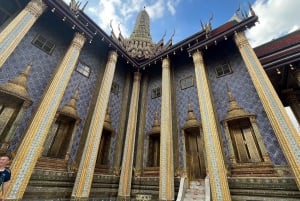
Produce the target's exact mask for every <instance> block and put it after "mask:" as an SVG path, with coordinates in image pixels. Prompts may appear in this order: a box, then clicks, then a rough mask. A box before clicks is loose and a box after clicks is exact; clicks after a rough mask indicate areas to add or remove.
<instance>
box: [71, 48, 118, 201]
mask: <svg viewBox="0 0 300 201" xmlns="http://www.w3.org/2000/svg"><path fill="white" fill-rule="evenodd" d="M117 57H118V55H117V52H115V51H112V52H110V54H109V56H108V61H107V64H106V67H105V72H104V75H103V80H102V83H101V86H100V91H99V95H98V97H97V100H96V105H95V109H94V112H93V116H92V120H91V125H90V128H89V131H88V135H87V139H86V143H85V146H84V150H83V154H82V158H81V161H80V165H79V169H78V172H77V176H76V180H75V184H74V187H73V192H72V200H88V197H89V194H90V189H91V186H92V181H93V175H94V169H95V165H96V160H97V155H98V149H99V144H100V139H101V135H102V130H103V124H104V120H105V115H106V108H107V104H108V101H109V95H110V90H111V85H112V82H113V78H114V73H115V69H116V63H117Z"/></svg>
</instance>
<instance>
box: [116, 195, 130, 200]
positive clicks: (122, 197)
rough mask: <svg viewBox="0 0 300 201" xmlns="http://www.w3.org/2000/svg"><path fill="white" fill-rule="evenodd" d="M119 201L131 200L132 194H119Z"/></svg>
mask: <svg viewBox="0 0 300 201" xmlns="http://www.w3.org/2000/svg"><path fill="white" fill-rule="evenodd" d="M117 201H130V196H120V195H118V197H117Z"/></svg>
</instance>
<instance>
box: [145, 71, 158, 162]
mask: <svg viewBox="0 0 300 201" xmlns="http://www.w3.org/2000/svg"><path fill="white" fill-rule="evenodd" d="M155 70H156V69H155ZM161 82H162V77H161V70H157V71H153V72H152V73H151V74H149V85H148V94H147V106H146V107H147V109H146V125H145V137H144V155H143V166H144V167H146V164H147V156H148V143H149V138H148V135H147V133H148V132H150V130H151V128H152V125H153V123H154V117H155V112H157V113H158V119H159V122H160V108H161V97H157V98H153V99H152V97H151V92H152V89H155V88H157V87H161Z"/></svg>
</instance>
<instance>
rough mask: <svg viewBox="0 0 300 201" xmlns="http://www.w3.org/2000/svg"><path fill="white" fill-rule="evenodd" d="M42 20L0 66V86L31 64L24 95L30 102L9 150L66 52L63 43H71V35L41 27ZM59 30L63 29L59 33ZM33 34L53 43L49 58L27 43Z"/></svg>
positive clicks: (51, 24) (18, 139)
mask: <svg viewBox="0 0 300 201" xmlns="http://www.w3.org/2000/svg"><path fill="white" fill-rule="evenodd" d="M43 20H45V19H44V18H43V17H41V18H40V19H39V20H38V21H37V22H36V24H35V25H34V26H33V27H32V28H31V30H30V31H29V32H28V33H27V34H26V35H25V37H24V38H23V40H22V41H21V43H20V44H19V45H18V47H17V48H16V49H15V51H14V52H13V53H12V54H11V56H10V57H9V58H8V59H7V61H6V62H5V63H4V65H3V67H2V68H1V70H0V83H4V82H7V81H8V80H10V79H13V78H14V77H16V76H17V75H19V74H20V72H22V71H23V70H24V69H25V67H26V66H27V65H28V64H29V63H30V62H32V68H31V71H30V75H29V77H28V82H27V84H28V93H29V96H30V98H31V99H32V101H33V104H32V105H31V106H30V107H29V108H28V110H27V112H26V114H25V115H24V119H23V120H22V121H21V123H20V126H19V127H18V128H17V130H16V134H15V136H14V138H13V139H12V143H11V146H10V148H9V150H10V151H13V150H15V149H16V147H17V145H18V142H19V141H20V139H21V137H22V135H23V133H24V130H25V129H26V126H27V124H28V121H29V120H30V117H31V115H32V113H33V111H34V109H35V108H36V106H37V104H38V102H39V100H40V97H41V95H42V93H43V91H44V89H45V87H46V85H47V83H48V81H49V78H50V77H51V75H52V73H53V72H54V69H55V67H56V65H57V63H58V61H59V59H60V58H61V57H62V55H64V52H65V51H66V49H67V44H68V43H70V41H71V39H72V38H71V35H64V37H63V36H62V35H61V34H58V31H57V30H55V29H51V27H53V26H54V24H53V22H52V21H48V22H47V24H45V23H44V24H43V23H42V21H43ZM62 31H63V30H62ZM37 34H42V35H44V36H46V37H47V38H48V39H50V40H52V41H53V42H55V44H56V47H55V50H54V52H53V53H52V55H49V54H47V53H45V52H43V51H42V50H40V49H38V48H37V47H35V46H34V45H32V44H31V41H32V40H33V39H34V38H35V37H36V35H37Z"/></svg>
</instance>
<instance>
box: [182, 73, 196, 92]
mask: <svg viewBox="0 0 300 201" xmlns="http://www.w3.org/2000/svg"><path fill="white" fill-rule="evenodd" d="M192 86H194V78H193V76H189V77H186V78H183V79H182V80H180V88H181V90H184V89H187V88H190V87H192Z"/></svg>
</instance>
